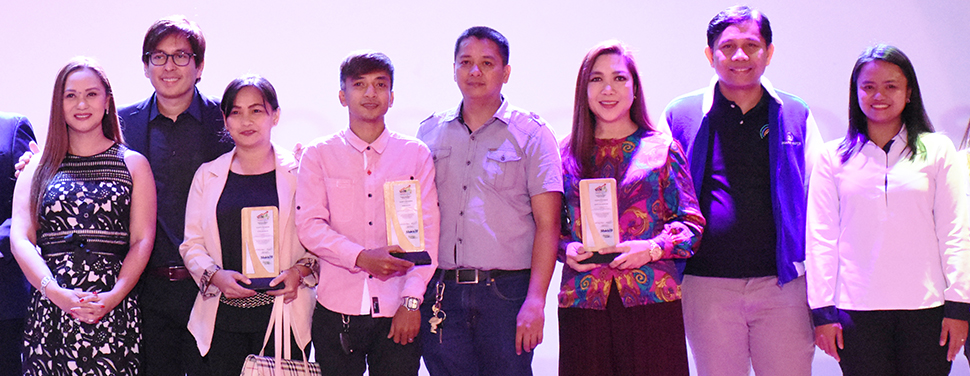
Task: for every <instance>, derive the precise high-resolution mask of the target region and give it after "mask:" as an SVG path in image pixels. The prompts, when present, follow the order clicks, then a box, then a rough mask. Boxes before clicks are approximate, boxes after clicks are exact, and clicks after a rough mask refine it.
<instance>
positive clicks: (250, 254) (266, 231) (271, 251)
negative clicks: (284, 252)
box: [240, 206, 283, 291]
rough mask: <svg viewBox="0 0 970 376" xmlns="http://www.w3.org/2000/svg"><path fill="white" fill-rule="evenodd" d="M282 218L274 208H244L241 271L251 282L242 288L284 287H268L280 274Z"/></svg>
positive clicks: (277, 287)
mask: <svg viewBox="0 0 970 376" xmlns="http://www.w3.org/2000/svg"><path fill="white" fill-rule="evenodd" d="M279 216H280V215H279V209H277V208H276V207H275V206H259V207H249V208H243V209H242V268H243V270H242V272H243V275H245V276H246V278H249V280H250V281H251V282H252V283H251V284H249V285H246V284H244V283H240V285H242V286H244V287H246V288H250V289H253V290H257V291H265V290H276V289H281V288H283V284H282V283H279V284H277V285H276V286H270V285H269V282H270V281H272V280H273V278H276V276H278V275H279V274H280V265H279V260H280V247H279V228H280V224H279V222H280V219H279Z"/></svg>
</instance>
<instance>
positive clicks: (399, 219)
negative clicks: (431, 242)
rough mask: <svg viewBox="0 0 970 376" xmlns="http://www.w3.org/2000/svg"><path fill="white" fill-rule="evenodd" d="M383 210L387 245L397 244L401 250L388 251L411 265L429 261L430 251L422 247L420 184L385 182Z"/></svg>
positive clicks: (422, 228)
mask: <svg viewBox="0 0 970 376" xmlns="http://www.w3.org/2000/svg"><path fill="white" fill-rule="evenodd" d="M384 214H385V218H386V220H385V223H386V224H387V245H397V246H400V247H401V249H402V250H404V252H392V253H391V255H392V256H394V257H397V258H400V259H404V260H408V261H410V262H413V263H414V265H430V264H431V255H430V254H428V252H427V251H425V250H424V216H423V213H422V212H421V184H419V183H418V181H417V180H401V181H389V182H387V183H384Z"/></svg>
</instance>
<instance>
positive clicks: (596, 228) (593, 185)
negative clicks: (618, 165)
mask: <svg viewBox="0 0 970 376" xmlns="http://www.w3.org/2000/svg"><path fill="white" fill-rule="evenodd" d="M579 212H580V218H581V219H580V224H581V227H582V231H583V248H586V250H587V251H590V252H593V256H592V257H590V258H588V259H585V260H583V261H580V262H579V263H580V264H605V263H609V262H611V261H613V259H614V258H616V256H617V255H618V254H616V253H600V252H599V250H601V249H603V248H607V247H613V246H615V245H617V244H619V243H620V221H619V213H618V211H617V201H616V180H615V179H583V180H580V181H579Z"/></svg>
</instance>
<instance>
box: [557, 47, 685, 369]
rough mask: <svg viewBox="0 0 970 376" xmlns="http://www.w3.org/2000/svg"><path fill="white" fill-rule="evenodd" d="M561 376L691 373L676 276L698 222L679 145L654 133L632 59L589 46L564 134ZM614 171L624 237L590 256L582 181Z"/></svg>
mask: <svg viewBox="0 0 970 376" xmlns="http://www.w3.org/2000/svg"><path fill="white" fill-rule="evenodd" d="M562 157H563V175H564V176H563V178H564V187H565V200H564V209H563V215H564V219H563V237H562V241H561V244H560V257H559V259H560V260H561V261H564V262H565V264H566V266H565V267H563V272H562V287H561V289H560V292H559V336H560V350H559V351H560V353H559V373H560V375H614V374H616V375H648V374H650V375H653V374H663V375H687V374H688V368H687V346H686V341H685V339H684V324H683V319H682V315H681V304H680V281H681V277H682V276H681V273H680V271H679V270H678V267H677V265H676V263H675V260H678V259H680V260H682V259H685V258H687V257H690V256H691V255H692V254H693V253H694V250H695V249H696V245H697V244H698V240H699V239H700V235H701V231H702V229H703V226H704V218H703V217H702V216H701V213H700V209H699V208H698V204H697V199H696V198H695V196H694V189H693V183H692V182H691V178H690V171H689V169H688V166H687V161H686V158H685V157H684V154H683V150H682V149H681V147H680V145H679V144H678V143H677V142H676V141H674V140H673V139H672V138H671V137H670V135H668V134H666V133H662V132H659V131H657V130H656V129H655V128H654V126H653V125H652V124H650V120H649V119H648V117H647V109H646V103H645V102H644V99H643V90H642V88H641V84H640V77H639V74H638V72H637V68H636V64H635V62H634V60H633V56H632V54H631V53H630V51H629V50H628V49H627V47H626V46H624V45H623V44H621V43H620V42H618V41H607V42H603V43H601V44H600V45H598V46H596V47H594V48H593V49H592V50H591V51H590V52H589V53H587V54H586V58H585V59H584V60H583V64H582V66H581V67H580V70H579V76H578V78H577V80H576V102H575V109H574V115H573V130H572V135H571V136H570V137H568V138H567V140H565V141H563V146H562ZM590 178H614V179H616V182H617V184H616V185H617V201H618V202H617V204H618V205H617V206H618V213H619V228H620V237H619V240H620V241H621V242H620V243H619V244H617V245H616V246H615V247H610V248H606V249H601V250H598V252H601V253H617V254H618V255H617V257H616V258H615V259H614V260H613V261H611V262H609V263H608V264H594V263H588V264H581V263H580V262H581V261H583V260H586V259H588V258H590V257H592V255H593V253H592V252H590V251H588V250H586V249H584V248H583V244H582V239H581V236H580V234H581V233H582V225H581V223H580V208H579V206H580V203H579V181H580V180H581V179H590Z"/></svg>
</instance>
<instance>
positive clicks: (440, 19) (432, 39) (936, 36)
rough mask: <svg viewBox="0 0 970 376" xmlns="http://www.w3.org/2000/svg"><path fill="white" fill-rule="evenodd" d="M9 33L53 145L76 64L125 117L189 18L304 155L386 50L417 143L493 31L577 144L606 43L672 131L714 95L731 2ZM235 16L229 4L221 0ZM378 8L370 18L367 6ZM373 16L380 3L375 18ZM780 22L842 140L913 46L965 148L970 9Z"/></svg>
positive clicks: (116, 10) (95, 24)
mask: <svg viewBox="0 0 970 376" xmlns="http://www.w3.org/2000/svg"><path fill="white" fill-rule="evenodd" d="M4 2H5V3H6V4H4V6H3V8H4V10H3V11H2V16H0V17H2V18H3V22H0V35H2V37H0V51H3V52H2V55H3V58H2V59H0V111H11V112H19V113H23V114H25V115H27V116H28V117H29V118H30V119H31V120H32V121H33V123H34V125H35V128H37V129H36V131H37V134H38V137H39V138H41V139H44V138H45V137H46V128H47V121H48V120H47V119H48V116H49V111H50V105H49V101H50V98H51V89H52V87H53V81H54V77H55V75H56V73H57V71H58V69H60V67H61V66H63V64H64V63H65V62H66V61H67V60H68V59H69V58H71V57H72V56H76V55H88V56H93V57H95V58H97V59H98V60H99V61H100V62H101V63H102V64H103V65H104V66H105V69H106V70H107V72H108V76H109V78H110V79H111V81H112V84H113V86H114V90H115V93H116V100H117V102H118V104H119V105H126V104H130V103H133V102H135V101H139V100H142V99H144V98H146V97H148V96H149V95H150V94H151V92H152V87H151V85H150V83H149V82H148V80H147V79H146V78H145V77H144V74H143V67H142V64H141V61H140V53H141V42H142V38H143V37H144V33H145V31H146V30H147V29H148V26H149V25H151V23H152V22H153V21H154V20H155V19H157V18H159V17H161V16H165V15H169V14H177V13H178V14H185V15H187V16H188V17H189V18H190V19H193V20H195V21H197V22H198V23H199V24H200V25H201V26H202V28H203V30H204V32H205V34H206V37H207V41H208V43H209V47H208V49H207V53H206V60H205V62H206V68H205V71H204V75H203V80H202V82H201V83H200V84H199V87H200V88H201V90H202V91H203V92H204V93H206V94H208V95H212V96H216V97H220V96H221V95H222V91H223V89H224V88H225V85H226V84H227V83H228V82H229V81H230V80H231V79H232V78H235V77H238V76H240V75H242V74H244V73H259V74H262V75H264V76H266V77H267V78H269V79H270V81H272V82H273V84H274V85H275V86H276V88H277V90H278V92H279V94H280V102H281V106H282V107H283V109H284V112H283V115H282V116H283V118H282V122H281V126H280V127H279V128H278V129H277V130H276V132H275V136H274V137H275V139H276V141H277V142H280V143H282V144H283V145H287V146H290V145H292V144H293V143H295V142H298V141H304V142H306V141H309V140H310V139H312V138H314V137H318V136H322V135H325V134H328V133H332V132H335V131H337V130H339V129H341V128H343V127H345V126H346V116H347V115H346V114H347V113H346V110H345V109H344V108H342V107H340V104H339V102H338V101H337V90H339V87H338V66H339V63H340V61H341V60H342V58H343V57H344V56H345V55H346V54H347V53H348V52H350V51H352V50H355V49H362V48H372V49H377V50H380V51H383V52H385V53H386V54H388V56H390V57H391V59H392V60H393V61H394V63H395V65H396V69H397V72H396V73H397V74H396V79H397V80H396V82H395V92H396V94H395V99H396V101H395V106H394V107H393V108H392V109H391V111H390V112H389V114H388V120H389V124H390V127H392V128H393V129H395V130H397V131H400V132H402V133H406V134H413V133H414V132H415V130H416V127H417V124H418V123H419V122H420V121H421V120H422V119H424V118H425V117H427V116H428V115H430V114H431V113H432V112H433V111H436V110H442V109H445V108H447V107H451V106H454V105H456V104H457V103H458V102H459V100H460V93H459V92H458V89H457V86H456V85H455V83H454V81H453V78H452V70H451V62H452V52H453V46H454V40H455V38H456V37H457V36H458V34H459V33H460V32H461V31H462V30H464V29H465V28H467V27H469V26H473V25H480V24H482V25H489V26H492V27H494V28H496V29H498V30H499V31H501V32H502V33H504V34H505V35H506V36H507V37H508V39H509V40H510V43H511V62H510V64H511V65H512V68H513V69H512V76H511V79H510V81H509V84H508V85H507V86H506V88H505V94H506V96H507V98H508V99H510V100H511V101H513V102H514V103H515V104H516V105H518V106H520V107H523V108H526V109H529V110H532V111H535V112H537V113H539V114H540V115H542V116H543V117H545V118H546V120H547V121H549V122H550V124H551V125H552V127H553V128H554V129H555V131H556V134H557V135H558V136H559V137H562V136H564V135H566V134H567V133H568V132H569V127H570V124H569V122H570V120H571V116H572V115H571V112H572V100H573V99H572V96H573V91H574V85H575V80H576V78H575V76H576V71H577V70H578V68H579V63H580V62H581V60H582V57H583V55H584V54H585V52H586V51H587V50H588V49H589V48H590V47H591V46H593V45H594V44H596V43H597V42H600V41H602V40H605V39H610V38H618V39H621V40H623V41H625V42H627V43H628V44H630V45H631V46H633V47H634V49H635V50H636V51H637V57H638V60H639V64H640V70H641V72H643V73H642V74H643V76H644V77H643V80H644V82H643V83H644V86H645V88H646V92H647V93H646V95H647V104H648V106H649V110H650V112H651V115H652V116H653V117H654V119H655V120H657V117H658V116H659V115H660V112H661V111H662V110H663V107H664V106H665V105H666V104H667V102H669V101H670V100H671V99H672V98H674V97H676V96H678V95H680V94H683V93H685V92H687V91H690V90H693V89H696V88H699V87H702V86H705V85H706V84H707V83H708V80H709V79H710V77H711V76H712V75H713V70H712V69H711V68H710V66H709V65H708V63H707V60H706V59H705V58H704V55H703V48H704V46H705V44H706V39H705V29H706V26H707V22H708V21H710V19H711V17H713V16H714V14H715V13H717V12H718V11H720V10H721V9H723V8H725V7H727V6H730V5H733V2H723V1H711V0H701V1H689V2H673V1H664V2H660V1H643V0H620V1H605V2H593V1H575V0H565V1H506V0H499V1H492V2H481V3H480V2H474V3H473V2H457V1H443V0H434V1H425V2H420V1H418V2H409V1H394V2H385V1H372V2H358V1H346V2H340V3H335V2H325V1H279V2H276V4H272V3H271V2H268V1H250V0H237V1H233V2H231V3H230V2H226V4H217V3H215V2H213V3H209V2H201V1H183V0H172V1H168V2H167V3H157V2H152V3H148V2H136V1H118V0H108V1H94V2H84V3H82V2H70V3H68V2H64V1H19V2H13V1H11V0H5V1H4ZM220 3H221V2H220ZM360 4H368V6H370V8H360V6H361V5H360ZM371 4H372V5H371ZM750 5H752V6H754V7H757V8H760V9H761V10H762V11H764V13H765V14H767V16H768V17H769V19H770V20H771V21H772V25H773V30H774V33H775V40H774V43H775V56H774V59H773V60H772V64H771V66H769V68H768V71H767V73H766V74H767V76H768V77H770V78H771V79H772V81H773V82H774V84H775V86H777V87H778V88H781V89H783V90H786V91H789V92H792V93H795V94H796V95H799V96H801V97H802V98H803V99H805V101H806V102H808V103H809V105H811V106H812V109H813V111H814V113H815V116H816V118H817V119H818V121H819V124H820V127H821V128H822V134H823V136H824V137H825V139H826V140H830V139H833V138H836V137H839V136H840V135H841V134H843V133H844V130H845V124H846V112H847V101H848V88H847V87H848V78H849V73H850V71H851V68H852V64H853V62H854V61H855V58H856V57H857V56H858V54H859V53H860V52H862V50H863V49H864V48H865V47H866V46H868V45H870V44H873V43H877V42H886V43H890V44H894V45H896V46H898V47H900V48H901V49H902V50H903V51H904V52H906V53H907V54H908V55H909V56H910V58H911V59H912V60H913V61H914V64H915V66H916V69H917V74H918V76H919V78H920V81H921V84H922V87H923V93H924V99H925V101H926V103H927V107H928V110H929V112H930V117H931V119H932V120H933V122H934V123H935V125H936V127H937V129H938V130H940V131H944V132H947V133H948V134H949V135H950V136H951V137H952V138H953V139H954V141H955V142H959V138H960V136H961V135H962V133H963V129H964V127H966V125H967V122H968V119H970V74H968V73H967V71H966V70H965V69H966V66H967V65H966V62H967V61H970V50H968V49H967V46H966V44H965V43H964V42H965V41H966V40H967V39H968V35H970V22H968V20H970V2H967V1H965V0H934V1H917V0H895V1H888V2H887V1H874V0H858V1H844V0H843V1H835V0H820V1H804V0H792V1H778V2H773V1H754V2H751V3H750Z"/></svg>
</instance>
